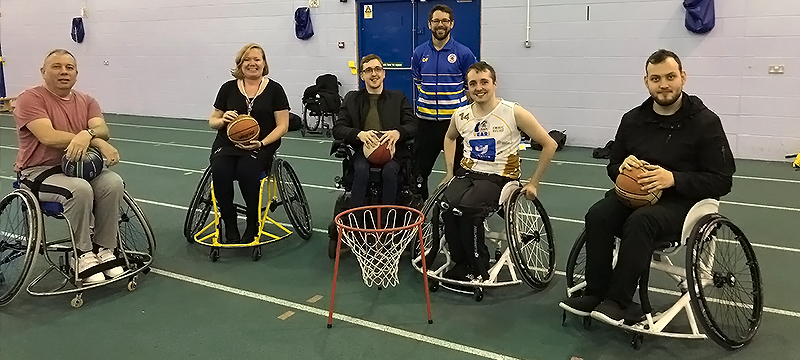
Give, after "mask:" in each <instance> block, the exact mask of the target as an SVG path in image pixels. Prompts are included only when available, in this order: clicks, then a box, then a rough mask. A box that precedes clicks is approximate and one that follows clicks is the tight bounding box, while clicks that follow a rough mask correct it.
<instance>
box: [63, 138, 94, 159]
mask: <svg viewBox="0 0 800 360" xmlns="http://www.w3.org/2000/svg"><path fill="white" fill-rule="evenodd" d="M91 141H92V135H90V134H89V133H88V132H86V131H81V132H79V133H77V134H75V137H73V138H72V141H70V142H69V145H67V160H70V161H78V160H83V156H84V155H86V149H88V148H89V143H90V142H91Z"/></svg>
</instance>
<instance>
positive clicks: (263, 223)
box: [183, 158, 313, 261]
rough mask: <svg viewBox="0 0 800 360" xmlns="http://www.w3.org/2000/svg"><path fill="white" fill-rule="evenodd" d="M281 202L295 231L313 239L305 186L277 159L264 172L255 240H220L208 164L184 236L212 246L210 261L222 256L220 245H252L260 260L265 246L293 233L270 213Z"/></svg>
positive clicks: (240, 209) (241, 209)
mask: <svg viewBox="0 0 800 360" xmlns="http://www.w3.org/2000/svg"><path fill="white" fill-rule="evenodd" d="M281 205H283V207H284V209H285V210H286V215H287V217H288V218H289V221H290V222H291V225H292V227H293V229H294V232H297V234H298V235H300V237H301V238H303V239H305V240H308V239H310V238H311V233H312V231H313V228H312V219H311V211H310V209H309V206H308V200H307V199H306V195H305V193H304V192H303V187H302V185H301V184H300V180H299V179H298V178H297V174H296V173H295V172H294V169H293V168H292V166H291V165H289V163H288V162H286V161H284V160H283V159H280V158H276V159H275V161H274V162H273V166H272V169H271V171H270V173H269V174H267V173H262V175H261V189H260V192H259V196H258V209H259V210H258V219H259V220H258V226H259V230H258V235H256V237H255V239H254V240H253V241H252V242H250V243H246V244H239V243H237V244H223V243H220V242H219V237H220V214H219V210H218V209H217V202H216V198H215V197H214V184H213V181H212V178H211V166H209V167H208V168H206V170H205V172H203V176H202V177H201V178H200V183H199V184H198V186H197V190H196V191H195V193H194V196H193V197H192V201H191V203H190V204H189V210H188V212H187V213H186V220H185V221H184V226H183V235H184V236H185V237H186V241H188V242H189V243H195V242H196V243H198V244H200V245H204V246H208V247H211V251H210V253H209V258H210V259H211V261H217V260H218V259H219V250H220V249H221V248H226V249H233V248H239V249H241V248H252V249H253V250H252V258H253V260H254V261H257V260H258V259H260V258H261V246H262V245H266V244H269V243H273V242H276V241H279V240H283V239H285V238H287V237H289V236H290V235H292V234H293V233H294V232H293V231H292V230H289V229H288V228H287V227H286V226H284V225H283V224H281V223H280V222H278V221H275V220H274V219H272V218H271V217H270V216H269V213H270V212H274V211H275V210H276V209H277V208H278V206H281ZM234 206H235V207H236V212H237V213H238V214H239V215H242V216H243V215H244V214H245V209H246V208H245V206H243V205H241V204H234ZM212 213H213V214H214V217H213V218H212V219H211V221H210V222H209V221H208V218H209V215H211V214H212ZM270 224H271V225H272V226H274V227H275V228H277V230H278V231H279V233H278V234H273V233H272V232H269V231H268V230H267V226H268V225H270Z"/></svg>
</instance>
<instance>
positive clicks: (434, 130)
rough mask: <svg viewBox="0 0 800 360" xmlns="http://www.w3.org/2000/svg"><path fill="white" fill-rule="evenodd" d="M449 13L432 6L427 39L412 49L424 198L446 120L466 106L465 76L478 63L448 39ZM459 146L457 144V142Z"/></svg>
mask: <svg viewBox="0 0 800 360" xmlns="http://www.w3.org/2000/svg"><path fill="white" fill-rule="evenodd" d="M453 24H454V19H453V10H452V9H450V8H449V7H448V6H446V5H436V6H434V7H433V9H431V12H430V13H429V14H428V28H430V29H431V33H432V34H433V36H432V38H431V40H429V41H426V42H425V43H423V44H421V45H420V46H418V47H417V48H416V49H414V54H413V55H412V56H411V72H412V74H413V77H414V87H415V88H416V99H414V103H415V104H414V105H415V108H416V111H415V112H416V115H417V118H418V119H419V124H418V127H417V130H418V131H417V139H416V141H415V145H416V147H415V151H414V152H415V154H414V160H415V162H416V167H417V169H418V171H419V173H420V176H422V180H423V181H422V196H423V197H424V199H427V198H428V195H429V193H428V177H429V176H430V175H431V171H432V170H433V165H434V164H435V163H436V159H437V158H438V157H439V153H440V152H441V151H442V149H443V147H444V135H445V133H447V128H448V127H449V126H450V117H451V116H452V115H453V113H454V112H455V111H456V109H458V108H459V107H462V106H464V105H467V104H468V102H467V92H466V90H465V88H466V86H465V84H466V82H465V79H466V76H467V71H468V70H469V67H470V66H472V64H474V63H476V62H478V60H477V59H476V58H475V55H474V54H473V53H472V51H471V50H470V49H469V48H468V47H466V46H464V45H462V44H461V43H459V42H457V41H455V40H454V39H452V38H451V37H450V30H451V29H453ZM456 143H457V144H461V141H457V142H456ZM462 148H463V146H458V147H457V148H456V159H455V161H454V164H456V166H458V165H457V164H458V163H459V159H460V158H461V156H463V149H462Z"/></svg>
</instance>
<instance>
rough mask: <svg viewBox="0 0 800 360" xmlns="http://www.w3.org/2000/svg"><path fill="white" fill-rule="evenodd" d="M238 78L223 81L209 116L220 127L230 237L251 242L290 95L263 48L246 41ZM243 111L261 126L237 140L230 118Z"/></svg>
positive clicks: (214, 158) (218, 183)
mask: <svg viewBox="0 0 800 360" xmlns="http://www.w3.org/2000/svg"><path fill="white" fill-rule="evenodd" d="M231 74H232V75H233V77H234V78H235V79H233V80H229V81H227V82H225V83H224V84H222V87H220V89H219V92H218V93H217V99H216V101H215V102H214V112H213V113H212V114H211V118H210V119H209V120H208V122H209V125H211V128H213V129H215V130H218V131H217V137H216V139H214V144H213V146H212V148H211V158H210V161H211V175H212V179H213V181H214V195H215V197H216V201H217V207H218V208H219V212H220V217H221V218H222V222H223V223H224V224H225V226H224V227H222V229H224V232H225V236H224V238H225V240H226V242H227V243H236V242H241V243H245V244H247V243H251V242H253V241H254V240H255V236H256V235H257V234H258V230H259V229H258V197H259V192H260V182H261V174H262V173H267V174H269V172H270V169H271V167H272V160H273V157H274V156H275V152H276V151H277V150H278V147H279V146H280V143H281V137H282V136H283V135H284V134H286V132H287V131H288V128H289V100H288V99H287V98H286V93H285V92H284V90H283V87H282V86H281V85H280V84H278V83H277V82H275V81H274V80H271V79H270V78H268V77H267V74H269V66H268V65H267V61H266V54H265V53H264V49H263V48H261V47H260V46H259V45H257V44H252V43H251V44H247V45H245V46H244V47H243V48H242V49H241V50H239V52H238V53H237V54H236V68H234V69H232V70H231ZM240 114H250V116H252V117H253V118H254V119H256V121H258V125H259V127H260V132H259V134H258V138H257V140H253V141H251V142H250V143H246V144H235V143H233V142H231V140H230V139H228V135H227V127H228V124H229V123H230V122H231V121H232V120H233V119H235V118H236V116H238V115H240ZM234 180H236V181H238V182H239V189H240V191H241V192H242V198H244V201H245V204H246V207H247V211H246V212H247V227H246V228H245V231H244V233H243V234H242V236H241V238H240V236H239V228H238V226H237V224H236V217H237V216H236V209H235V208H234V205H233V181H234Z"/></svg>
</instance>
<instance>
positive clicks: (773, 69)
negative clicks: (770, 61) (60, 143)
mask: <svg viewBox="0 0 800 360" xmlns="http://www.w3.org/2000/svg"><path fill="white" fill-rule="evenodd" d="M769 73H770V74H783V65H770V66H769Z"/></svg>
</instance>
